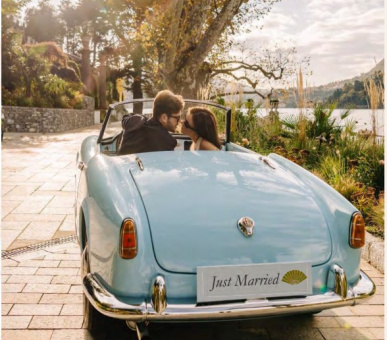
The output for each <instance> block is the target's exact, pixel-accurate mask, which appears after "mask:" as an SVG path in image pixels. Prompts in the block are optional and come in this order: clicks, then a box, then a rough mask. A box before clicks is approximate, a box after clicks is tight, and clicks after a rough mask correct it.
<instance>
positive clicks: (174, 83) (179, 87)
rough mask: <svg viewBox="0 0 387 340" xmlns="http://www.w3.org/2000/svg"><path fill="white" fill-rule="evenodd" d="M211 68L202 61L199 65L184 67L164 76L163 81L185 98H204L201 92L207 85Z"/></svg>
mask: <svg viewBox="0 0 387 340" xmlns="http://www.w3.org/2000/svg"><path fill="white" fill-rule="evenodd" d="M210 74H211V68H210V66H209V65H208V63H206V62H204V63H202V64H201V65H200V66H199V65H197V66H196V67H192V66H191V67H186V68H184V69H182V70H180V71H179V72H174V73H172V74H170V75H167V76H166V77H165V83H166V85H167V87H168V88H169V89H171V90H172V91H173V92H174V93H176V94H181V95H182V96H183V97H184V98H186V99H206V98H203V94H204V93H205V92H206V89H207V87H208V83H209V79H210Z"/></svg>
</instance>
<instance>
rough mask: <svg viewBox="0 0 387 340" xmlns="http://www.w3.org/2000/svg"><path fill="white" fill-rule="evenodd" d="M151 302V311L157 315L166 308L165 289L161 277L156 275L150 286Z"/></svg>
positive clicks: (162, 277)
mask: <svg viewBox="0 0 387 340" xmlns="http://www.w3.org/2000/svg"><path fill="white" fill-rule="evenodd" d="M151 301H152V307H153V309H154V310H155V311H156V312H157V313H158V314H161V313H162V312H164V310H165V308H167V287H166V286H165V280H164V276H162V275H158V276H157V277H156V279H155V280H154V282H153V284H152V286H151Z"/></svg>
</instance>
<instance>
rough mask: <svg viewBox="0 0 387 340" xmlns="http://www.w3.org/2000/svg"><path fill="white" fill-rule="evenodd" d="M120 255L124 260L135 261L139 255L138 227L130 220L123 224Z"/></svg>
mask: <svg viewBox="0 0 387 340" xmlns="http://www.w3.org/2000/svg"><path fill="white" fill-rule="evenodd" d="M120 255H121V257H122V258H123V259H133V258H134V257H136V255H137V235H136V225H135V224H134V221H133V220H130V219H128V220H125V221H124V222H123V223H122V227H121V242H120Z"/></svg>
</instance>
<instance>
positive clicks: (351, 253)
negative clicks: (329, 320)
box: [75, 99, 375, 338]
mask: <svg viewBox="0 0 387 340" xmlns="http://www.w3.org/2000/svg"><path fill="white" fill-rule="evenodd" d="M152 102H153V101H152V100H151V99H144V100H131V101H125V102H121V103H118V104H113V105H111V106H110V108H109V111H108V113H107V116H106V119H105V121H104V123H103V126H102V130H101V132H100V135H99V136H90V137H87V138H86V139H85V140H84V141H83V143H82V146H81V149H80V151H79V152H78V154H77V166H78V169H77V173H76V188H77V190H76V192H77V193H76V208H75V209H76V212H75V215H76V218H75V220H76V232H77V235H78V239H79V245H80V248H81V251H82V280H83V281H82V282H83V291H84V312H85V316H84V317H85V325H86V327H87V328H88V329H89V330H90V331H95V330H97V329H98V328H99V327H101V326H102V325H103V321H104V320H105V319H106V317H110V318H116V319H122V320H125V321H126V323H127V324H128V326H129V327H131V328H134V329H137V333H138V334H139V337H140V338H141V337H145V336H146V325H147V324H148V322H189V321H228V320H239V319H247V318H259V317H267V316H279V315H285V314H295V313H315V312H319V311H321V310H324V309H327V308H335V307H341V306H351V305H355V304H357V303H358V302H361V301H362V300H363V299H365V298H367V297H369V296H371V295H372V294H373V293H374V292H375V285H374V283H373V282H372V281H371V280H370V278H369V277H367V275H366V274H365V273H364V272H362V271H361V270H360V252H361V247H362V246H363V245H364V242H365V240H364V239H365V230H364V220H363V217H362V216H361V214H360V213H359V211H357V209H356V208H355V207H354V206H353V205H351V204H350V203H349V202H348V201H347V200H346V199H344V198H343V197H342V196H341V195H340V194H338V193H337V192H336V191H335V190H333V189H332V188H331V187H330V186H328V185H327V184H326V183H324V182H323V181H321V180H320V179H318V178H317V177H315V176H314V175H312V174H311V173H309V172H308V171H306V170H304V169H303V168H301V167H299V166H298V165H296V164H294V163H292V162H291V161H289V160H287V159H285V158H283V157H281V156H279V155H276V154H270V155H268V156H265V155H260V154H257V153H254V152H252V151H251V150H248V149H246V148H243V147H241V146H239V145H237V144H234V143H232V142H231V141H230V124H231V111H230V110H229V109H227V108H226V107H223V106H221V105H218V104H215V103H210V102H203V101H195V100H186V107H185V109H187V108H188V107H190V106H198V105H203V106H205V107H207V108H209V109H211V110H212V111H213V112H214V113H215V114H216V116H217V117H218V119H220V118H219V117H221V115H223V117H224V121H220V122H219V126H221V127H224V128H225V132H224V134H223V136H224V143H223V147H222V150H221V151H189V150H188V149H189V145H190V143H191V140H190V139H189V138H188V137H187V136H184V135H182V134H175V135H174V137H175V138H176V139H177V141H178V146H177V147H176V149H175V151H163V152H148V153H139V154H131V155H124V156H117V148H118V145H119V143H120V139H121V136H122V127H121V119H122V116H123V115H124V114H128V113H129V114H130V113H133V112H141V113H142V114H144V115H149V114H150V113H151V106H152Z"/></svg>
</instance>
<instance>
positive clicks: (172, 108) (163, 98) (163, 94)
mask: <svg viewBox="0 0 387 340" xmlns="http://www.w3.org/2000/svg"><path fill="white" fill-rule="evenodd" d="M183 107H184V100H183V97H182V96H179V95H176V94H173V93H172V92H171V91H168V90H164V91H160V92H159V93H158V94H157V95H156V98H155V101H154V102H153V117H155V118H157V119H158V118H160V116H161V115H162V114H163V113H165V114H166V115H167V116H170V115H171V114H173V113H177V112H180V111H181V110H182V109H183Z"/></svg>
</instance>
